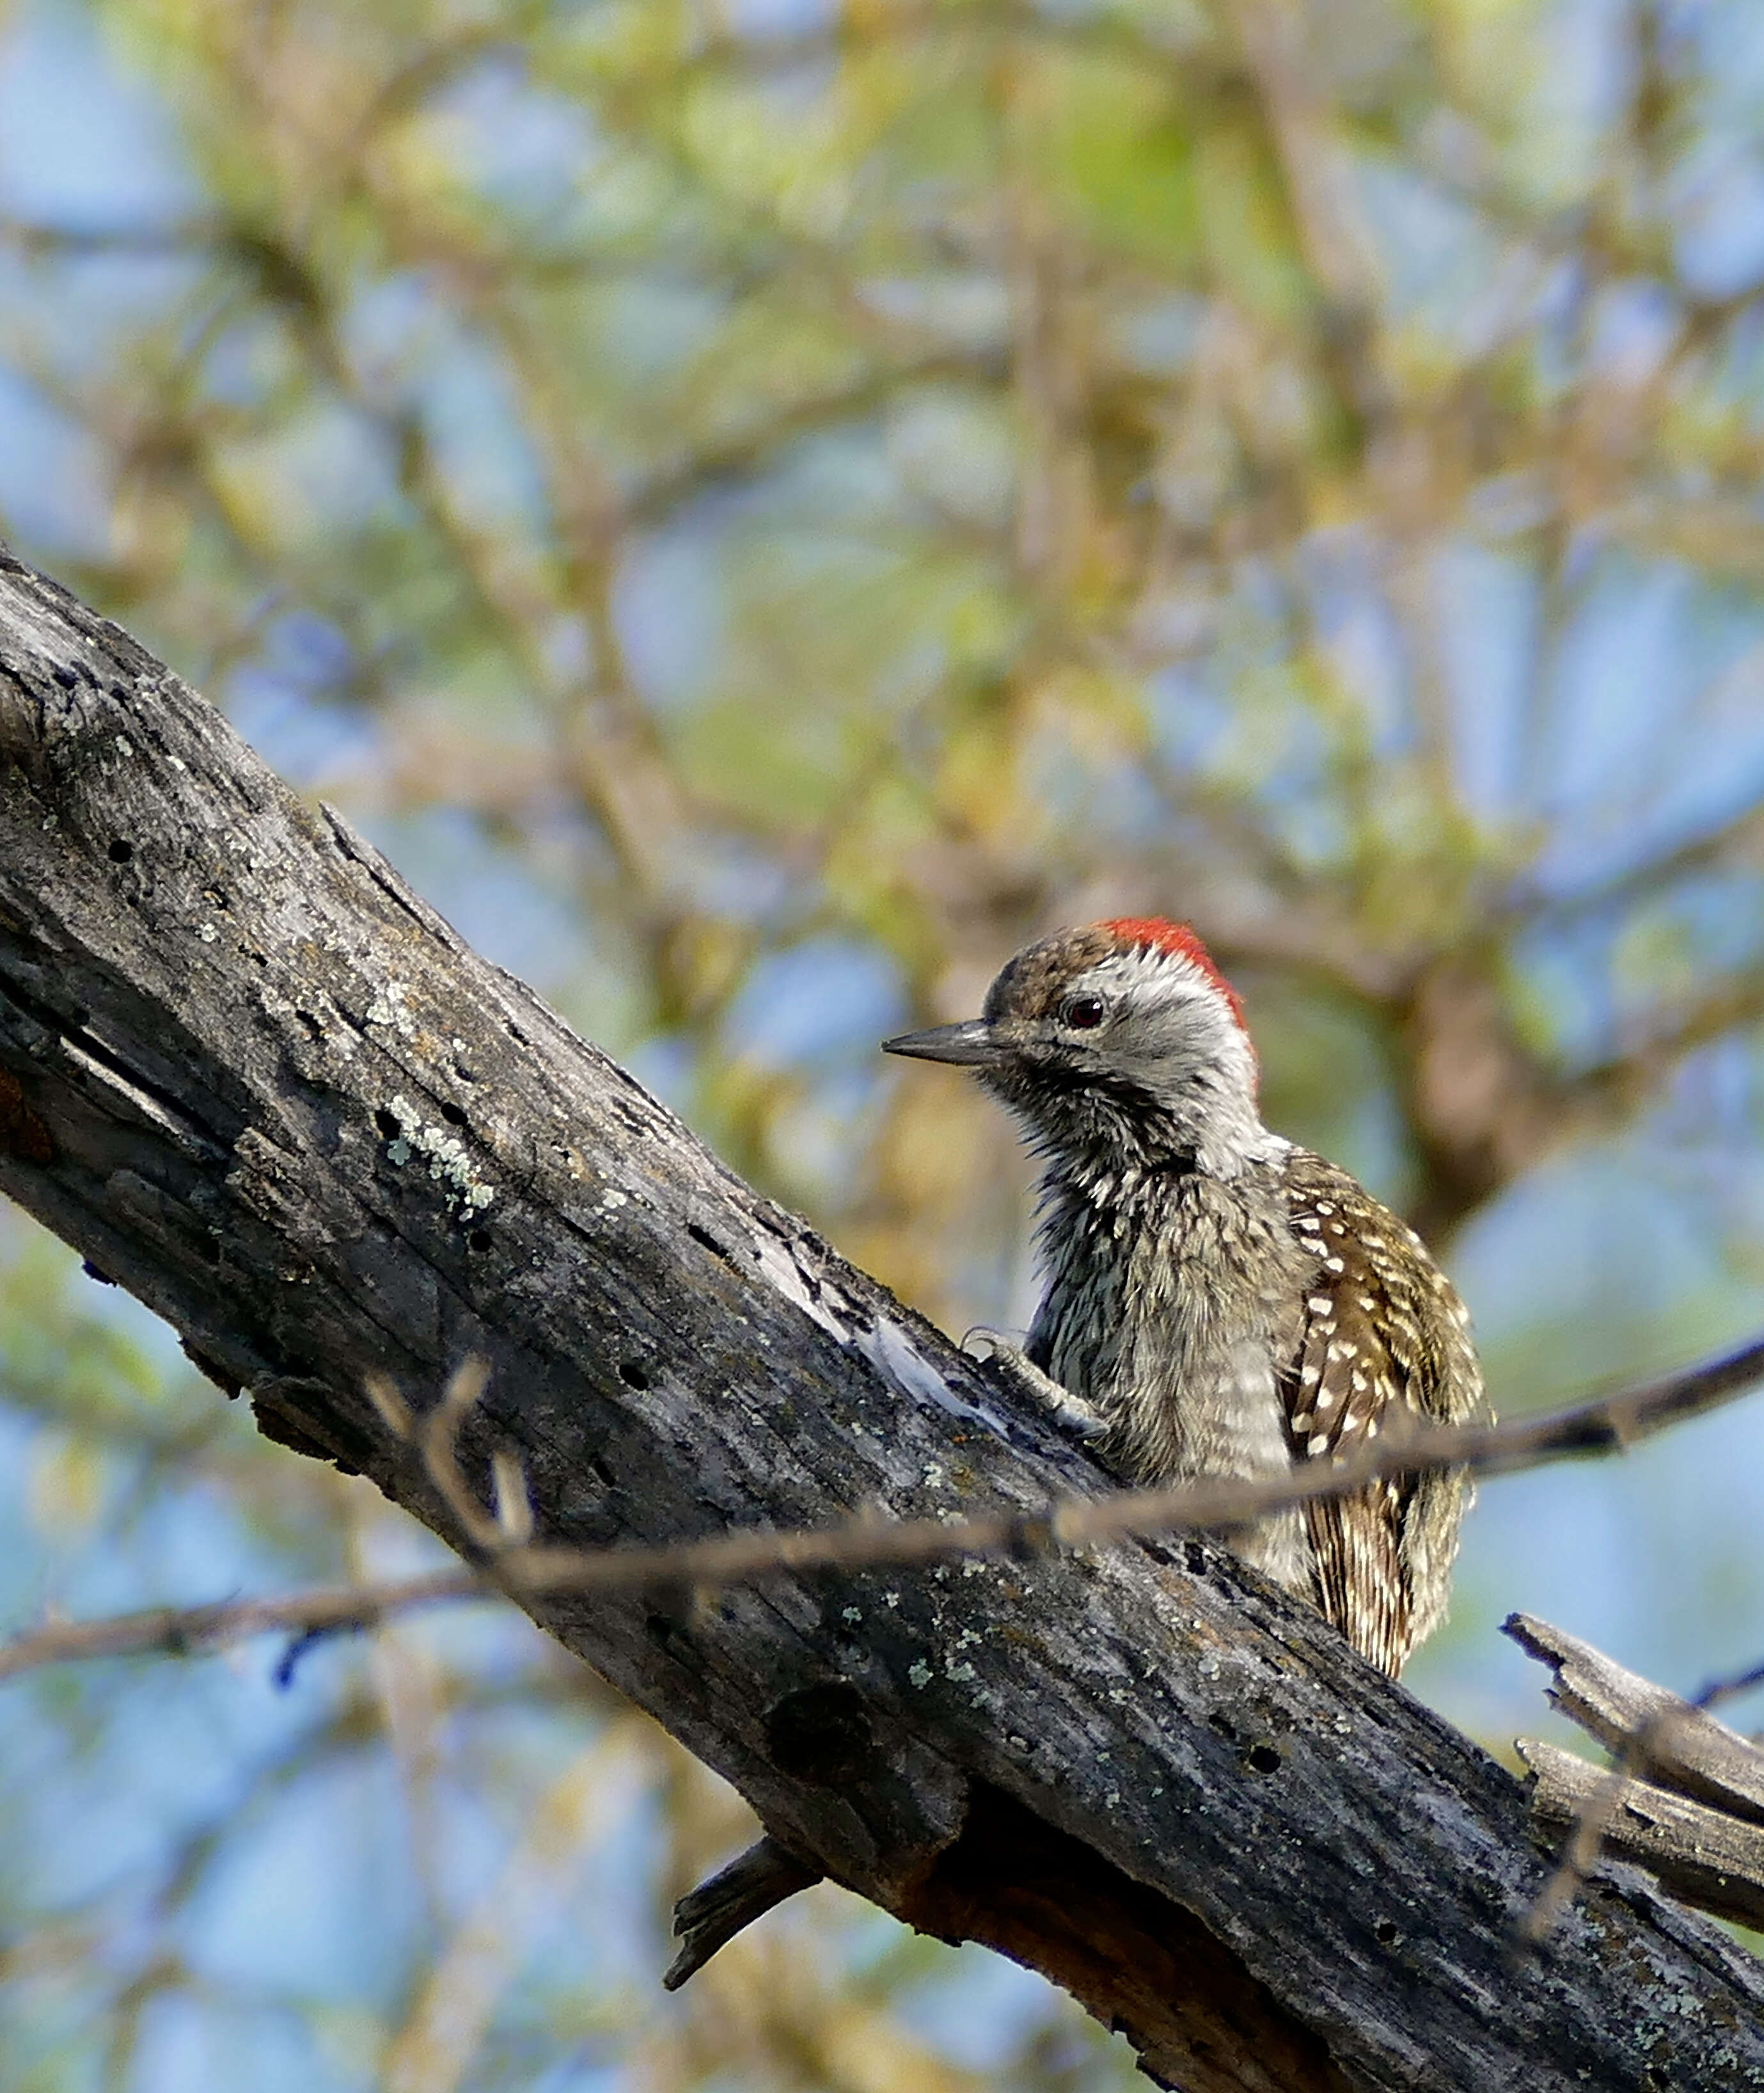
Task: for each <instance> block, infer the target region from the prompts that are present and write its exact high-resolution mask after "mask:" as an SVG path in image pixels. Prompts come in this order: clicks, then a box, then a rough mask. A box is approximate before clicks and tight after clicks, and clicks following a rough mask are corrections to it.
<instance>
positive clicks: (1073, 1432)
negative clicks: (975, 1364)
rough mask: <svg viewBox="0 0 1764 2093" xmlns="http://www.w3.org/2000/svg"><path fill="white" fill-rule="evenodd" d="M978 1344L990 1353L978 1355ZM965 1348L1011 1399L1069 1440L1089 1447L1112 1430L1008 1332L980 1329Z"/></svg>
mask: <svg viewBox="0 0 1764 2093" xmlns="http://www.w3.org/2000/svg"><path fill="white" fill-rule="evenodd" d="M977 1344H981V1345H985V1346H986V1350H984V1351H977V1350H975V1346H976V1345H977ZM961 1348H962V1350H964V1352H966V1353H967V1354H969V1357H970V1358H975V1359H977V1360H978V1361H979V1362H980V1363H981V1365H982V1367H985V1368H986V1371H987V1373H988V1374H989V1375H990V1376H991V1378H992V1380H994V1382H995V1384H997V1385H998V1386H999V1388H1001V1389H1003V1390H1004V1392H1005V1393H1007V1394H1008V1395H1014V1396H1016V1397H1019V1398H1020V1399H1021V1401H1022V1402H1025V1403H1027V1404H1028V1405H1029V1407H1030V1408H1031V1409H1033V1410H1039V1411H1040V1413H1041V1415H1042V1416H1043V1417H1045V1418H1047V1419H1048V1420H1049V1422H1050V1423H1053V1424H1055V1425H1056V1426H1057V1427H1058V1428H1059V1429H1060V1431H1062V1432H1064V1433H1065V1434H1066V1435H1067V1436H1068V1438H1073V1439H1077V1440H1080V1441H1082V1442H1084V1443H1085V1444H1086V1445H1089V1444H1090V1443H1091V1442H1092V1441H1095V1440H1098V1439H1100V1438H1101V1437H1102V1436H1103V1434H1104V1433H1105V1432H1107V1430H1108V1420H1107V1418H1106V1417H1104V1416H1103V1413H1102V1412H1101V1411H1100V1410H1098V1409H1097V1408H1096V1407H1095V1406H1094V1404H1091V1403H1088V1402H1086V1401H1085V1400H1084V1399H1083V1397H1081V1396H1077V1395H1074V1394H1073V1393H1072V1391H1071V1389H1066V1388H1062V1387H1061V1386H1060V1384H1059V1382H1058V1381H1056V1380H1055V1379H1054V1377H1053V1376H1052V1375H1051V1374H1049V1373H1044V1372H1043V1371H1042V1369H1041V1368H1040V1367H1038V1366H1037V1365H1036V1363H1035V1362H1034V1360H1033V1359H1032V1358H1030V1357H1029V1354H1028V1353H1027V1352H1025V1350H1023V1348H1022V1346H1021V1345H1018V1344H1017V1343H1016V1342H1015V1341H1013V1340H1012V1337H1011V1336H1010V1334H1009V1333H1008V1332H1007V1331H1003V1330H988V1329H986V1328H974V1329H972V1330H970V1331H969V1332H968V1334H967V1336H966V1337H964V1338H963V1339H962V1341H961Z"/></svg>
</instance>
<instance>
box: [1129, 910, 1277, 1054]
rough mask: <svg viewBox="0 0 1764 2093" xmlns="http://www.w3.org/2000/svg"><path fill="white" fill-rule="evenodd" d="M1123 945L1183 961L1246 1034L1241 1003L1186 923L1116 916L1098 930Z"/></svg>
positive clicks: (1152, 918)
mask: <svg viewBox="0 0 1764 2093" xmlns="http://www.w3.org/2000/svg"><path fill="white" fill-rule="evenodd" d="M1101 927H1102V928H1103V929H1105V930H1107V932H1108V933H1109V934H1110V935H1111V936H1112V937H1115V938H1119V939H1120V942H1121V943H1122V944H1124V945H1131V946H1133V947H1138V948H1139V949H1140V950H1142V951H1143V950H1150V951H1157V952H1168V954H1169V955H1170V956H1171V957H1172V959H1177V960H1187V961H1188V963H1189V964H1190V966H1192V967H1194V968H1198V970H1199V972H1200V973H1203V975H1205V977H1207V980H1208V981H1211V983H1212V985H1213V986H1214V987H1215V988H1216V989H1217V990H1218V991H1219V993H1220V994H1221V995H1222V996H1223V997H1224V999H1225V1001H1226V1002H1227V1003H1229V1004H1230V1006H1231V1014H1232V1016H1233V1017H1235V1018H1236V1019H1237V1023H1238V1024H1239V1025H1241V1026H1242V1028H1243V1029H1244V1031H1245V1032H1246V1033H1247V1031H1248V1030H1249V1026H1248V1025H1247V1024H1246V1023H1245V1020H1244V1015H1243V999H1242V997H1241V996H1240V995H1239V994H1237V990H1235V989H1234V988H1233V986H1231V984H1230V982H1229V981H1227V980H1226V979H1225V977H1224V975H1223V974H1222V973H1220V971H1219V969H1218V968H1217V967H1216V965H1215V964H1213V955H1212V954H1211V952H1209V951H1207V947H1205V946H1204V945H1203V943H1202V942H1201V941H1200V939H1199V938H1198V937H1197V936H1196V935H1195V934H1194V930H1193V929H1192V928H1191V927H1190V925H1188V924H1186V923H1172V921H1170V919H1169V917H1168V916H1112V917H1111V918H1110V919H1109V920H1108V921H1107V922H1105V923H1104V924H1103V925H1102V926H1101Z"/></svg>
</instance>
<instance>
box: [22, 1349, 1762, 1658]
mask: <svg viewBox="0 0 1764 2093" xmlns="http://www.w3.org/2000/svg"><path fill="white" fill-rule="evenodd" d="M1760 1380H1764V1338H1761V1339H1758V1340H1757V1341H1754V1342H1753V1343H1752V1344H1749V1345H1744V1346H1742V1347H1741V1348H1740V1350H1737V1351H1735V1352H1731V1353H1728V1354H1726V1355H1725V1356H1724V1357H1723V1358H1718V1359H1714V1360H1712V1361H1710V1362H1709V1363H1706V1364H1705V1365H1702V1366H1699V1367H1690V1368H1688V1369H1687V1370H1686V1371H1684V1372H1682V1373H1678V1374H1673V1375H1670V1376H1666V1378H1665V1379H1663V1380H1658V1381H1653V1382H1650V1383H1649V1384H1647V1385H1646V1386H1645V1387H1642V1388H1639V1389H1629V1390H1627V1391H1625V1392H1624V1393H1621V1394H1618V1395H1610V1396H1597V1397H1593V1398H1591V1399H1590V1400H1588V1401H1585V1402H1575V1403H1570V1404H1567V1405H1566V1406H1564V1407H1562V1408H1561V1409H1558V1410H1549V1411H1545V1413H1544V1414H1543V1415H1541V1416H1537V1417H1528V1418H1517V1419H1512V1420H1510V1422H1508V1423H1493V1424H1483V1425H1478V1426H1475V1427H1472V1428H1464V1427H1462V1426H1439V1427H1436V1428H1428V1429H1419V1428H1418V1429H1415V1430H1413V1431H1411V1432H1405V1433H1403V1434H1402V1435H1401V1436H1393V1437H1389V1438H1386V1439H1385V1440H1384V1441H1380V1442H1376V1443H1374V1444H1373V1445H1370V1446H1367V1447H1366V1448H1365V1449H1363V1451H1361V1452H1359V1453H1358V1454H1355V1455H1354V1458H1352V1459H1350V1460H1346V1461H1341V1462H1333V1463H1331V1464H1329V1465H1328V1466H1322V1465H1320V1466H1318V1467H1313V1468H1306V1469H1301V1470H1298V1471H1295V1472H1294V1473H1293V1474H1291V1475H1278V1476H1272V1477H1268V1478H1267V1479H1265V1480H1258V1481H1251V1482H1243V1481H1235V1480H1229V1479H1226V1480H1216V1481H1207V1482H1199V1483H1184V1484H1177V1485H1175V1486H1173V1487H1172V1488H1164V1489H1140V1490H1116V1491H1112V1492H1110V1493H1107V1494H1105V1495H1103V1496H1099V1497H1060V1498H1056V1499H1055V1500H1054V1501H1052V1502H1051V1503H1050V1504H1049V1505H1047V1506H1046V1507H1045V1508H1044V1509H1042V1510H1038V1511H1036V1512H1033V1513H1024V1512H1020V1511H1015V1510H1012V1511H999V1512H983V1513H980V1514H977V1515H976V1516H974V1517H973V1518H970V1519H957V1520H952V1521H950V1522H948V1523H945V1522H944V1521H943V1520H942V1519H900V1520H897V1521H894V1522H889V1521H886V1520H884V1519H881V1518H879V1517H878V1516H877V1515H876V1514H874V1513H869V1514H860V1515H859V1516H858V1517H856V1518H855V1519H847V1520H844V1521H842V1522H841V1523H839V1525H837V1526H830V1527H810V1528H800V1529H797V1530H795V1531H791V1532H782V1533H780V1532H774V1531H770V1530H767V1529H765V1528H756V1529H752V1530H750V1531H745V1532H732V1533H723V1534H717V1535H715V1536H712V1537H711V1538H709V1539H708V1540H696V1541H687V1542H683V1543H678V1544H674V1545H668V1546H663V1547H635V1548H630V1547H626V1548H608V1549H568V1548H552V1547H546V1546H543V1545H542V1546H537V1547H535V1546H531V1545H522V1544H520V1543H515V1542H512V1541H511V1540H510V1538H509V1532H508V1529H507V1527H505V1524H503V1523H499V1522H498V1521H497V1519H494V1518H492V1517H491V1516H490V1515H489V1514H487V1513H486V1512H484V1511H483V1510H482V1509H481V1508H479V1506H477V1505H476V1503H475V1501H473V1500H472V1499H471V1497H470V1493H469V1491H468V1490H467V1489H466V1484H465V1483H464V1480H463V1476H462V1474H461V1471H459V1468H458V1465H457V1459H455V1458H454V1457H453V1441H454V1438H455V1436H457V1431H458V1428H459V1424H460V1423H461V1422H462V1419H463V1418H464V1416H465V1415H466V1410H468V1409H469V1407H470V1402H466V1401H462V1400H461V1392H462V1390H464V1389H467V1388H470V1389H472V1391H473V1392H472V1394H471V1397H470V1400H471V1401H475V1400H476V1398H477V1395H478V1394H479V1393H481V1392H482V1387H483V1384H482V1381H481V1380H476V1381H474V1380H471V1379H470V1378H469V1377H466V1376H462V1375H461V1374H456V1375H455V1376H454V1377H453V1380H452V1381H451V1382H450V1383H449V1391H450V1393H449V1395H448V1396H444V1397H443V1399H442V1402H440V1404H438V1405H437V1406H436V1410H435V1411H434V1413H432V1414H431V1418H430V1419H426V1420H425V1421H424V1423H423V1425H422V1426H421V1427H407V1428H406V1431H405V1433H403V1434H401V1436H420V1438H421V1440H422V1443H423V1452H424V1456H425V1459H426V1462H427V1464H428V1466H429V1467H430V1472H431V1476H432V1477H434V1478H435V1479H436V1487H437V1488H439V1489H442V1491H443V1494H444V1495H445V1496H447V1497H449V1502H452V1501H453V1496H452V1492H453V1489H454V1488H457V1491H458V1493H459V1495H460V1497H461V1498H462V1501H463V1503H464V1504H465V1506H466V1508H467V1509H468V1510H469V1512H470V1520H469V1522H468V1521H467V1520H466V1519H462V1527H464V1528H465V1530H466V1532H467V1533H468V1534H471V1533H472V1532H474V1530H475V1532H476V1533H477V1534H478V1535H479V1536H483V1538H481V1539H479V1540H477V1542H476V1545H478V1546H479V1547H480V1548H481V1549H484V1550H485V1551H486V1552H487V1553H490V1554H491V1555H492V1558H493V1562H492V1564H491V1565H489V1566H486V1568H485V1569H484V1570H483V1571H469V1570H458V1571H433V1572H431V1573H429V1574H428V1575H424V1576H421V1577H414V1578H410V1579H406V1580H404V1581H402V1582H388V1583H387V1584H375V1585H362V1586H357V1587H353V1588H347V1587H346V1588H340V1589H339V1588H333V1589H330V1590H326V1591H319V1592H308V1593H297V1594H293V1595H291V1596H289V1597H285V1598H280V1599H257V1600H246V1601H236V1602H223V1603H220V1604H217V1605H209V1606H195V1607H185V1608H172V1607H156V1608H154V1609H152V1610H149V1611H147V1612H144V1613H139V1614H119V1615H116V1616H114V1617H112V1618H108V1619H104V1620H98V1621H89V1622H79V1623H72V1622H70V1623H57V1624H55V1625H54V1626H51V1627H44V1628H40V1629H37V1630H34V1631H32V1632H31V1633H29V1634H27V1635H24V1636H18V1637H16V1638H15V1640H13V1641H11V1642H10V1643H7V1644H3V1645H0V1679H9V1678H13V1677H15V1676H16V1675H19V1674H20V1673H21V1672H24V1671H28V1670H34V1669H36V1668H37V1667H38V1666H42V1665H46V1664H58V1663H66V1662H70V1661H72V1660H73V1659H75V1658H85V1657H117V1656H130V1655H138V1654H141V1653H145V1652H153V1651H159V1652H166V1653H173V1654H187V1653H190V1652H192V1651H194V1650H198V1649H215V1648H218V1647H219V1646H220V1645H221V1644H224V1643H228V1642H236V1641H239V1640H242V1639H244V1638H245V1637H247V1636H254V1635H262V1634H266V1633H271V1632H278V1631H281V1632H286V1631H293V1632H297V1633H298V1632H304V1631H311V1630H314V1629H319V1630H321V1631H327V1632H328V1631H333V1630H335V1629H338V1628H345V1627H369V1626H371V1625H374V1624H375V1623H378V1622H379V1621H381V1620H384V1619H385V1618H388V1616H389V1615H391V1614H397V1613H403V1612H406V1611H408V1610H410V1609H412V1608H414V1607H417V1606H427V1605H436V1604H437V1603H439V1602H440V1601H444V1600H459V1599H473V1598H485V1597H494V1596H496V1594H497V1593H498V1592H502V1593H505V1594H508V1595H515V1594H518V1593H521V1592H542V1591H551V1592H555V1591H583V1592H591V1591H629V1590H632V1589H634V1588H641V1587H644V1586H654V1585H688V1586H697V1587H711V1588H713V1587H717V1586H720V1585H728V1584H745V1583H748V1582H751V1581H752V1580H753V1579H756V1578H761V1577H769V1576H778V1575H800V1573H802V1572H803V1571H811V1570H862V1569H878V1568H882V1567H883V1566H907V1565H912V1564H930V1563H934V1562H944V1561H947V1560H949V1559H951V1558H959V1557H961V1556H964V1555H977V1554H993V1553H1018V1554H1021V1553H1034V1552H1038V1551H1042V1550H1048V1549H1056V1548H1073V1547H1084V1546H1091V1547H1095V1546H1103V1545H1108V1544H1110V1543H1113V1542H1118V1541H1124V1540H1149V1539H1152V1538H1154V1537H1155V1536H1158V1535H1159V1534H1164V1533H1168V1532H1172V1530H1176V1529H1179V1528H1194V1527H1201V1528H1206V1527H1231V1526H1237V1525H1242V1524H1245V1523H1248V1522H1249V1521H1250V1520H1252V1519H1261V1518H1265V1517H1266V1516H1268V1514H1270V1513H1272V1512H1275V1511H1280V1510H1285V1509H1286V1508H1288V1507H1289V1506H1294V1505H1299V1504H1304V1503H1307V1502H1309V1501H1311V1499H1313V1498H1318V1497H1335V1496H1339V1495H1341V1494H1342V1493H1345V1492H1346V1491H1349V1490H1354V1489H1358V1488H1360V1487H1361V1486H1362V1485H1363V1484H1366V1483H1369V1482H1373V1481H1376V1480H1380V1478H1382V1477H1385V1476H1387V1475H1407V1474H1412V1473H1414V1472H1415V1471H1417V1470H1419V1469H1423V1468H1435V1467H1454V1468H1460V1469H1462V1470H1463V1471H1464V1472H1465V1473H1466V1474H1467V1475H1510V1474H1512V1473H1514V1472H1515V1471H1518V1470H1520V1469H1524V1468H1532V1467H1541V1466H1542V1465H1543V1464H1544V1463H1545V1462H1549V1461H1558V1460H1566V1459H1570V1458H1575V1457H1576V1456H1580V1455H1596V1454H1616V1453H1622V1452H1623V1451H1625V1450H1626V1449H1627V1448H1629V1447H1630V1446H1632V1445H1636V1444H1637V1443H1638V1442H1639V1441H1641V1440H1644V1439H1647V1438H1650V1437H1652V1436H1653V1435H1654V1434H1655V1433H1656V1432H1662V1431H1663V1430H1665V1429H1666V1427H1667V1426H1669V1425H1671V1424H1675V1423H1682V1422H1683V1421H1684V1420H1685V1419H1688V1418H1692V1417H1697V1416H1701V1415H1704V1414H1705V1413H1706V1412H1708V1411H1710V1410H1715V1409H1718V1408H1719V1407H1720V1406H1722V1405H1723V1403H1727V1402H1732V1401H1733V1400H1734V1399H1735V1398H1736V1397H1738V1396H1740V1395H1741V1394H1744V1393H1746V1392H1747V1391H1748V1390H1749V1389H1751V1388H1752V1387H1753V1386H1754V1385H1755V1384H1757V1382H1758V1381H1760ZM375 1400H376V1402H377V1403H378V1404H379V1407H380V1409H381V1414H382V1415H384V1416H386V1417H387V1419H388V1422H390V1421H391V1420H392V1418H393V1417H394V1416H395V1415H397V1414H398V1412H397V1410H396V1409H395V1408H393V1407H392V1406H389V1405H388V1402H387V1400H386V1390H385V1389H384V1387H383V1386H382V1387H381V1388H380V1389H379V1392H378V1393H377V1395H376V1397H375ZM404 1415H405V1416H406V1417H408V1415H409V1413H408V1411H407V1410H406V1411H405V1412H404ZM442 1474H445V1475H447V1476H448V1484H449V1487H447V1488H444V1487H443V1485H442V1483H441V1481H440V1476H441V1475H442ZM454 1508H455V1510H456V1511H457V1510H458V1506H457V1505H456V1506H455V1507H454ZM517 1518H518V1514H517Z"/></svg>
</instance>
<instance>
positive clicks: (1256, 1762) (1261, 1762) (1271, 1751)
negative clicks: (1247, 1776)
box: [1246, 1744, 1281, 1773]
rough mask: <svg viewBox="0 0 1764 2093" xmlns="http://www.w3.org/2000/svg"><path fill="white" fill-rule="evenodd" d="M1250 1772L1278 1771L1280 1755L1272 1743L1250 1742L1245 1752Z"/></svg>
mask: <svg viewBox="0 0 1764 2093" xmlns="http://www.w3.org/2000/svg"><path fill="white" fill-rule="evenodd" d="M1246 1757H1247V1760H1248V1763H1249V1768H1250V1772H1251V1773H1278V1772H1279V1770H1280V1764H1281V1757H1280V1753H1278V1752H1277V1751H1276V1750H1275V1748H1274V1747H1273V1746H1272V1744H1251V1745H1250V1748H1249V1752H1248V1753H1247V1754H1246Z"/></svg>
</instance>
